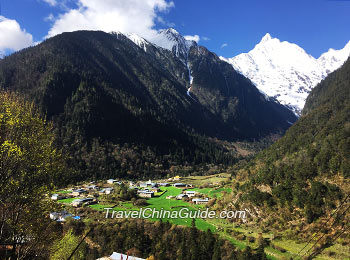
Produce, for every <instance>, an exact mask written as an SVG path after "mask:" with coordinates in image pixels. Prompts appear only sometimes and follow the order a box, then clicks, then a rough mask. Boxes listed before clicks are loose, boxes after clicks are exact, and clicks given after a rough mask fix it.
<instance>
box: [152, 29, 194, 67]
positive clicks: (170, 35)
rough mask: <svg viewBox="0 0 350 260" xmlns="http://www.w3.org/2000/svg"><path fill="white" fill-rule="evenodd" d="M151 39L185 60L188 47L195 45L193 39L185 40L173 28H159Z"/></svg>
mask: <svg viewBox="0 0 350 260" xmlns="http://www.w3.org/2000/svg"><path fill="white" fill-rule="evenodd" d="M151 41H152V43H154V44H156V45H158V46H160V47H162V48H164V49H167V50H170V51H172V52H173V53H174V54H175V55H176V56H177V57H179V58H180V59H181V60H183V61H187V59H188V52H189V50H190V48H191V47H192V46H196V45H197V43H196V42H195V41H189V40H186V39H185V38H184V37H183V36H182V35H181V34H180V33H178V32H177V31H176V30H175V29H173V28H169V29H166V30H160V31H159V32H158V34H157V35H156V36H155V37H154V38H153V39H152V40H151Z"/></svg>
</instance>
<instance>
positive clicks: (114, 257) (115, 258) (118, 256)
mask: <svg viewBox="0 0 350 260" xmlns="http://www.w3.org/2000/svg"><path fill="white" fill-rule="evenodd" d="M127 257H128V256H127V255H124V254H120V253H116V252H113V254H112V255H111V256H110V257H109V258H110V259H112V260H121V259H123V260H126V258H127ZM128 260H146V259H144V258H139V257H135V256H130V255H129V258H128Z"/></svg>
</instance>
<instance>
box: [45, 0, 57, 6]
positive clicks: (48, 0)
mask: <svg viewBox="0 0 350 260" xmlns="http://www.w3.org/2000/svg"><path fill="white" fill-rule="evenodd" d="M43 1H44V2H45V3H47V4H49V5H51V6H56V5H57V1H56V0H43Z"/></svg>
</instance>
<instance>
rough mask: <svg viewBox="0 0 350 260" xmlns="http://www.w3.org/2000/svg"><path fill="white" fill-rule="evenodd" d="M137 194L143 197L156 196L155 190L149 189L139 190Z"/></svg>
mask: <svg viewBox="0 0 350 260" xmlns="http://www.w3.org/2000/svg"><path fill="white" fill-rule="evenodd" d="M137 195H139V196H140V197H141V198H153V197H154V192H153V191H148V190H139V191H138V192H137Z"/></svg>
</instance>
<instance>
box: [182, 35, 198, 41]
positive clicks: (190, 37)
mask: <svg viewBox="0 0 350 260" xmlns="http://www.w3.org/2000/svg"><path fill="white" fill-rule="evenodd" d="M184 38H185V39H186V40H188V41H195V42H196V43H198V42H199V41H200V40H201V37H199V35H186V36H184Z"/></svg>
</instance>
